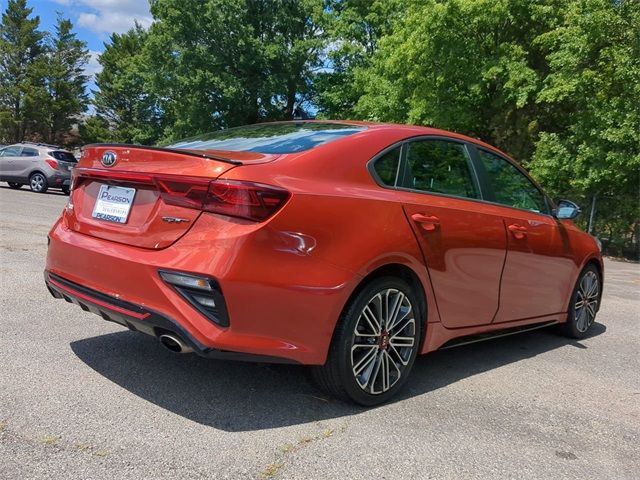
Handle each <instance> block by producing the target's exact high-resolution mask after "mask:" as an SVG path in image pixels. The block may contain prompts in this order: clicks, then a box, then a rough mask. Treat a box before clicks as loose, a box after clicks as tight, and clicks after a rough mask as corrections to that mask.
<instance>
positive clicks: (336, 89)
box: [314, 0, 406, 119]
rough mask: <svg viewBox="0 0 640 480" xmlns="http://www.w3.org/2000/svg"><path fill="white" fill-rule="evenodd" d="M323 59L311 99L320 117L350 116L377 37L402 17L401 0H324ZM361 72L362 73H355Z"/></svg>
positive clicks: (386, 32) (352, 114) (362, 86)
mask: <svg viewBox="0 0 640 480" xmlns="http://www.w3.org/2000/svg"><path fill="white" fill-rule="evenodd" d="M326 8H327V12H328V15H327V17H328V18H327V19H326V20H325V26H326V29H327V31H328V34H329V43H328V45H327V46H326V54H325V56H326V61H325V63H326V64H327V66H328V67H329V68H325V69H322V71H320V72H319V73H318V74H317V75H316V78H315V79H314V84H315V98H314V101H315V103H316V105H317V106H318V108H319V112H318V114H319V115H318V116H319V117H323V118H338V119H345V118H354V117H356V116H357V115H356V114H355V112H354V105H355V104H356V103H357V102H358V99H359V98H360V96H361V95H362V94H363V93H364V85H363V84H362V83H363V82H361V81H360V79H361V78H363V77H366V73H365V72H367V69H368V68H369V66H370V61H371V58H372V57H373V54H374V53H375V52H376V51H377V49H378V43H379V41H380V39H381V38H383V37H385V36H386V35H389V34H390V33H391V32H392V31H393V26H394V24H395V22H396V21H398V20H399V19H402V18H403V15H404V12H405V10H406V2H404V1H403V0H328V1H327V6H326ZM359 73H362V75H359Z"/></svg>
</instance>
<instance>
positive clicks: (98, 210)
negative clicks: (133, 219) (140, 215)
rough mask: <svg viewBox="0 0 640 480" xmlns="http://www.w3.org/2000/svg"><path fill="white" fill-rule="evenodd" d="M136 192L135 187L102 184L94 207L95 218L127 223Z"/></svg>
mask: <svg viewBox="0 0 640 480" xmlns="http://www.w3.org/2000/svg"><path fill="white" fill-rule="evenodd" d="M135 194H136V189H135V188H125V187H118V186H114V185H100V191H99V192H98V198H97V199H96V204H95V206H94V207H93V218H97V219H99V220H106V221H108V222H116V223H127V218H129V211H130V210H131V205H133V197H134V196H135Z"/></svg>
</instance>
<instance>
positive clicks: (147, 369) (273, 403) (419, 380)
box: [71, 323, 606, 432]
mask: <svg viewBox="0 0 640 480" xmlns="http://www.w3.org/2000/svg"><path fill="white" fill-rule="evenodd" d="M605 331H606V327H605V326H604V325H602V324H599V323H596V324H594V326H593V327H592V333H591V337H594V336H597V335H600V334H602V333H604V332H605ZM566 345H572V346H575V347H577V348H587V347H586V346H585V345H583V344H581V343H580V342H579V341H575V340H569V339H566V338H564V337H562V336H559V335H556V334H555V333H554V332H553V331H551V330H540V331H535V332H530V333H523V334H520V335H514V336H511V337H507V338H502V339H496V340H491V341H486V342H482V343H477V344H472V345H467V346H463V347H459V348H453V349H450V350H443V351H438V352H434V353H431V354H428V355H424V356H420V357H418V360H417V361H416V364H415V366H414V368H413V371H412V373H411V379H410V380H409V382H408V384H407V386H405V388H404V390H403V391H402V392H401V393H400V395H399V396H398V397H397V398H396V400H395V401H398V400H402V399H406V398H410V397H413V396H417V395H422V394H424V393H428V392H430V391H433V390H437V389H438V388H441V387H444V386H447V385H449V384H452V383H454V382H456V381H458V380H460V379H463V378H467V377H470V376H473V375H476V374H478V373H482V372H485V371H487V370H492V369H494V368H498V367H500V366H503V365H507V364H509V363H513V362H517V361H519V360H523V359H525V358H530V357H534V356H536V355H539V354H541V353H544V352H547V351H550V350H553V349H556V348H559V347H563V346H566ZM71 349H72V350H73V352H74V353H75V354H76V355H77V356H78V358H80V359H81V360H82V361H83V362H85V363H86V364H87V365H88V366H89V367H91V368H92V369H94V370H95V371H96V372H98V373H99V374H101V375H103V376H104V377H105V378H107V379H109V380H111V381H112V382H114V383H116V384H118V385H119V386H121V387H122V388H124V389H126V390H128V391H130V392H132V393H134V394H135V395H137V396H139V397H141V398H143V399H145V400H147V401H149V402H152V403H154V404H156V405H158V406H160V407H162V408H165V409H167V410H169V411H171V412H173V413H175V414H177V415H181V416H183V417H185V418H188V419H190V420H192V421H195V422H198V423H201V424H203V425H209V426H212V427H215V428H218V429H221V430H226V431H233V432H237V431H252V430H261V429H268V428H276V427H282V426H288V425H296V424H301V423H308V422H314V421H320V420H324V419H329V418H337V417H342V416H346V415H354V414H357V413H359V412H362V411H363V409H362V408H360V407H357V406H354V405H349V404H346V403H343V402H340V401H336V400H333V399H330V398H327V397H326V395H324V394H323V393H322V392H320V391H319V390H318V389H316V387H315V386H314V385H313V384H312V383H310V381H309V379H308V375H307V369H306V368H305V367H303V366H291V365H267V364H254V363H243V362H227V361H219V360H210V359H204V358H200V357H197V356H195V355H176V354H172V353H170V352H168V351H166V350H164V348H163V347H161V346H160V345H159V343H158V342H155V341H153V340H152V339H151V338H149V337H147V336H145V335H140V334H138V333H134V332H129V331H123V332H118V333H112V334H108V335H101V336H98V337H93V338H88V339H85V340H79V341H76V342H73V343H71Z"/></svg>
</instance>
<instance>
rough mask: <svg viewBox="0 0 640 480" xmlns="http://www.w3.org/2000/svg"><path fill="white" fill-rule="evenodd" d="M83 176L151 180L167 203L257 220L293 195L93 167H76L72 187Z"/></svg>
mask: <svg viewBox="0 0 640 480" xmlns="http://www.w3.org/2000/svg"><path fill="white" fill-rule="evenodd" d="M83 177H87V178H92V179H95V180H98V181H99V180H104V181H115V182H118V183H125V184H152V185H155V186H156V187H157V188H158V190H159V191H160V196H161V198H162V200H163V201H164V202H165V203H166V204H168V205H176V206H179V207H186V208H193V209H196V210H203V211H205V212H212V213H218V214H220V215H228V216H231V217H240V218H246V219H248V220H253V221H256V222H261V221H263V220H266V219H267V218H269V217H271V216H272V215H273V214H275V213H276V212H277V211H278V210H280V208H282V206H283V205H284V204H285V203H286V202H287V200H288V199H289V196H290V193H289V192H288V191H287V190H284V189H282V188H279V187H274V186H272V185H264V184H261V183H254V182H244V181H238V180H224V179H218V180H209V179H205V178H201V177H187V176H181V175H153V174H144V173H143V174H141V173H135V172H121V171H117V172H115V171H105V170H94V169H75V170H74V171H73V174H72V182H71V185H72V187H77V186H78V184H79V183H80V181H81V178H83Z"/></svg>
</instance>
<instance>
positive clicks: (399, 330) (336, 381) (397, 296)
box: [311, 277, 424, 407]
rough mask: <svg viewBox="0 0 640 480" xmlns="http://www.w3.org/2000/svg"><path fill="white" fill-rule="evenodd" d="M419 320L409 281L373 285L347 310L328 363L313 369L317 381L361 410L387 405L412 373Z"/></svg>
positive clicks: (377, 281)
mask: <svg viewBox="0 0 640 480" xmlns="http://www.w3.org/2000/svg"><path fill="white" fill-rule="evenodd" d="M398 302H399V303H398ZM389 313H390V315H389ZM389 317H390V319H389ZM421 318H424V316H423V314H422V312H421V311H420V302H419V301H418V297H417V295H416V293H415V292H414V291H413V289H412V288H411V287H410V286H409V285H408V284H407V283H406V282H405V281H403V280H401V279H399V278H395V277H381V278H378V279H375V280H373V281H372V282H371V283H369V284H368V285H366V286H365V287H364V288H362V289H361V290H360V292H358V293H357V294H356V295H355V297H354V298H353V299H352V300H351V301H350V302H349V304H348V305H347V306H346V308H345V310H344V312H343V314H342V316H341V318H340V319H339V321H338V325H337V326H336V331H335V332H334V335H333V340H332V342H331V346H330V348H329V354H328V356H327V361H326V363H325V364H324V365H322V366H314V367H312V370H311V373H312V376H313V378H314V380H315V381H316V383H318V385H319V386H320V388H322V389H323V390H325V391H326V392H327V393H329V394H330V395H333V396H335V397H338V398H341V399H345V400H351V401H353V402H355V403H358V404H360V405H364V406H367V407H371V406H374V405H379V404H381V403H384V402H386V401H387V400H389V399H390V398H391V397H393V396H394V395H395V394H396V393H397V392H398V391H399V390H400V389H401V388H402V386H403V385H404V383H405V382H406V381H407V378H408V376H409V373H410V372H411V368H412V367H413V363H414V362H415V359H416V355H417V353H418V349H419V346H420V339H421V338H422V337H421V334H422V322H421ZM385 323H386V325H384V324H385ZM389 326H391V327H390V328H389ZM394 338H395V340H394ZM361 352H362V353H361ZM385 372H386V373H385Z"/></svg>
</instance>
